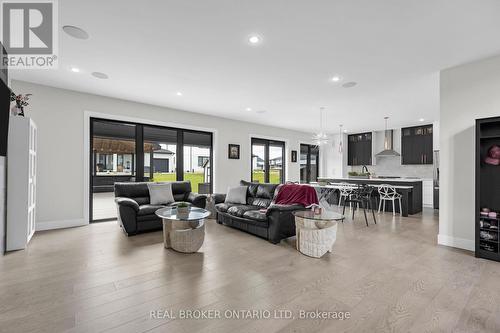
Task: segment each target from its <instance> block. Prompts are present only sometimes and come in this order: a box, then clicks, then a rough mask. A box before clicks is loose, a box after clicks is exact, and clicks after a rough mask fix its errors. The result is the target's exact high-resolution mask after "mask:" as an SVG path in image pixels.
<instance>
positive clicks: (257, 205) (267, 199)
mask: <svg viewBox="0 0 500 333" xmlns="http://www.w3.org/2000/svg"><path fill="white" fill-rule="evenodd" d="M240 185H243V186H248V190H247V202H246V204H245V205H242V204H232V203H224V200H225V195H224V194H216V195H214V198H215V209H216V212H217V222H218V223H219V224H224V225H227V226H231V227H234V228H238V229H240V230H244V231H246V232H249V233H251V234H254V235H257V236H260V237H263V238H265V239H267V240H269V241H270V242H271V243H273V244H277V243H279V242H280V241H281V240H282V239H285V238H288V237H291V236H294V235H295V219H294V216H293V215H292V212H293V211H294V210H305V208H304V207H303V206H300V205H275V204H272V200H273V198H274V196H275V194H276V193H275V192H276V188H277V186H278V185H275V184H261V183H250V182H246V181H243V180H242V181H241V182H240Z"/></svg>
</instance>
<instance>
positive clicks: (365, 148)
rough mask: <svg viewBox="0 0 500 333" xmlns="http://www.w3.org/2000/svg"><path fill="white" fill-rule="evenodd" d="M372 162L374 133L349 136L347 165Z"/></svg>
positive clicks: (369, 163)
mask: <svg viewBox="0 0 500 333" xmlns="http://www.w3.org/2000/svg"><path fill="white" fill-rule="evenodd" d="M371 164H372V133H370V132H368V133H359V134H351V135H348V136H347V165H371Z"/></svg>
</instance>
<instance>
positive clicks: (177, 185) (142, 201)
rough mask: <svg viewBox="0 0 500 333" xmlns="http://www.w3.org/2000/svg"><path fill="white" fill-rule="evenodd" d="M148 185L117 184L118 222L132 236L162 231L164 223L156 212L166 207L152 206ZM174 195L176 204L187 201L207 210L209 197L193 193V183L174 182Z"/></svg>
mask: <svg viewBox="0 0 500 333" xmlns="http://www.w3.org/2000/svg"><path fill="white" fill-rule="evenodd" d="M147 184H148V183H145V182H142V183H115V203H116V206H117V209H118V222H119V224H120V226H121V228H122V229H123V231H125V233H126V234H127V235H128V236H130V235H135V234H138V233H142V232H147V231H153V230H160V229H162V227H163V226H162V221H161V219H160V218H159V217H158V216H156V214H155V212H156V211H157V210H158V209H160V208H163V207H165V206H164V205H151V204H150V199H149V189H148V185H147ZM172 193H173V195H174V199H175V201H176V202H179V201H185V202H189V203H191V204H192V205H193V206H196V207H200V208H205V204H206V200H207V197H206V196H205V195H202V194H196V193H193V192H191V182H188V181H183V182H172Z"/></svg>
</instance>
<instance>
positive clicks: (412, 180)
mask: <svg viewBox="0 0 500 333" xmlns="http://www.w3.org/2000/svg"><path fill="white" fill-rule="evenodd" d="M318 179H324V180H332V179H339V180H345V181H346V182H349V181H351V180H376V181H387V182H391V181H392V182H406V183H414V182H421V181H423V179H421V178H349V177H332V178H326V177H318Z"/></svg>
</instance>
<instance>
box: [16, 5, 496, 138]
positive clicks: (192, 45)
mask: <svg viewBox="0 0 500 333" xmlns="http://www.w3.org/2000/svg"><path fill="white" fill-rule="evenodd" d="M59 17H60V19H59V25H60V27H62V26H63V25H76V26H79V27H81V28H83V29H85V30H86V31H87V32H88V33H89V34H90V39H88V40H78V39H74V38H71V37H69V36H68V35H66V34H65V33H63V32H62V31H61V33H60V47H59V48H60V68H59V69H58V70H53V71H26V70H25V71H18V72H15V73H13V74H12V77H13V78H14V79H19V80H25V81H31V82H36V83H42V84H47V85H51V86H56V87H61V88H67V89H73V90H78V91H84V92H89V93H95V94H99V95H106V96H112V97H117V98H123V99H128V100H134V101H139V102H145V103H151V104H156V105H162V106H167V107H173V108H178V109H183V110H189V111H194V112H200V113H206V114H211V115H217V116H222V117H227V118H233V119H240V120H247V121H253V122H257V123H263V124H271V125H275V126H280V127H285V128H292V129H298V130H304V131H317V130H318V128H319V107H320V106H324V107H325V110H326V111H325V113H327V121H326V122H327V127H328V129H329V130H330V131H333V132H336V131H338V125H339V124H344V128H346V129H347V130H349V131H350V132H353V131H358V130H376V129H382V128H383V126H384V121H383V117H384V116H386V115H387V116H390V117H391V118H390V121H389V122H390V126H391V127H399V126H403V125H411V124H417V123H418V119H419V118H425V121H426V122H431V121H432V120H435V119H437V118H438V117H439V73H438V72H439V70H441V69H444V68H448V67H451V66H455V65H458V64H462V63H465V62H469V61H472V60H476V59H480V58H483V57H487V56H491V55H495V54H499V53H500V38H499V36H500V1H498V0H481V1H478V0H377V1H374V0H315V1H305V0H302V1H299V0H274V1H269V0H251V1H250V0H247V1H238V0H199V1H193V0H178V1H171V0H169V1H166V0H161V1H160V0H156V1H152V0H151V1H131V0H127V1H124V0H106V1H102V0H85V1H82V0H64V1H59ZM253 33H257V34H259V35H260V36H262V38H263V42H262V43H261V44H260V45H259V46H250V45H248V43H247V38H248V36H249V35H251V34H253ZM71 66H76V67H79V68H80V69H81V72H80V73H73V72H71V71H70V70H69V68H70V67H71ZM93 71H100V72H104V73H106V74H108V75H109V77H110V79H109V80H99V79H96V78H94V77H92V76H91V75H90V73H91V72H93ZM334 74H340V75H341V76H343V77H344V78H345V79H344V81H343V82H347V81H356V82H358V85H357V86H356V87H354V88H350V89H345V88H342V87H341V84H335V83H332V82H330V81H329V79H330V78H331V77H332V76H333V75H334ZM177 91H181V92H182V93H183V96H182V97H179V96H177V95H176V92H177ZM247 107H251V108H252V109H253V111H252V112H249V111H245V109H246V108H247ZM258 110H267V112H266V113H264V114H258V113H256V112H255V111H258ZM137 112H138V115H140V110H137Z"/></svg>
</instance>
